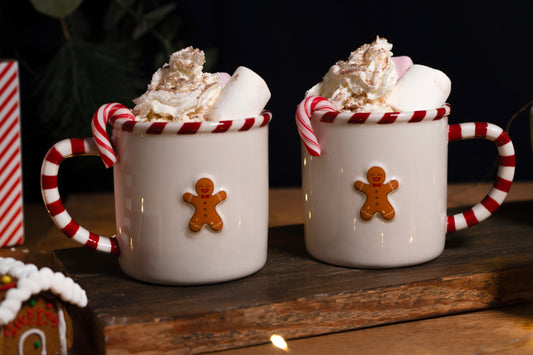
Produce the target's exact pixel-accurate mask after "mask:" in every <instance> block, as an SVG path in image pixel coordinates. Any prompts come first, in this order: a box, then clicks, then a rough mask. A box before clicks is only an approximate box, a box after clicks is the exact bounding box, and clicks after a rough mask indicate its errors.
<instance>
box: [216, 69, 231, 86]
mask: <svg viewBox="0 0 533 355" xmlns="http://www.w3.org/2000/svg"><path fill="white" fill-rule="evenodd" d="M217 74H218V77H219V78H220V80H222V87H224V86H226V83H227V82H228V81H229V79H231V75H229V74H228V73H224V72H221V73H217Z"/></svg>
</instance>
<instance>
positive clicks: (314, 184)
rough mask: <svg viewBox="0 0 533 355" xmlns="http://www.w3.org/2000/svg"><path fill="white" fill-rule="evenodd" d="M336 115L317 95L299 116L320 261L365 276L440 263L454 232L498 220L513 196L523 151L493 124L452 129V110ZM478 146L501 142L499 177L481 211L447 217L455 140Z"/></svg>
mask: <svg viewBox="0 0 533 355" xmlns="http://www.w3.org/2000/svg"><path fill="white" fill-rule="evenodd" d="M324 110H327V111H324ZM332 110H333V109H332V107H331V106H330V104H329V102H327V101H326V100H325V99H323V98H320V97H311V98H309V99H307V100H304V101H302V103H301V104H300V105H299V106H298V111H297V115H296V119H297V125H298V128H299V132H300V135H301V137H302V142H303V144H302V147H303V149H302V170H303V171H302V180H303V193H304V199H305V224H304V229H305V244H306V248H307V250H308V252H309V253H310V254H311V255H312V256H314V257H315V258H317V259H319V260H322V261H325V262H328V263H331V264H336V265H342V266H349V267H363V268H393V267H402V266H408V265H414V264H419V263H423V262H426V261H429V260H432V259H434V258H436V257H438V256H439V255H440V254H441V253H442V251H443V250H444V244H445V235H446V233H447V232H452V231H455V230H459V229H463V228H467V227H469V226H472V225H474V224H476V223H478V222H481V221H482V220H484V219H486V218H488V217H489V216H490V215H491V214H492V213H493V212H494V211H495V210H496V209H497V208H498V207H499V206H500V204H501V203H502V202H503V200H504V198H505V196H506V195H507V193H508V191H509V188H510V185H511V182H512V179H513V176H514V164H515V157H514V148H513V145H512V142H511V141H510V139H509V137H508V135H507V134H506V133H505V132H504V131H503V130H502V129H501V128H499V127H497V126H495V125H493V124H490V123H479V122H476V123H462V124H453V125H448V115H449V113H450V106H449V105H445V106H443V107H441V108H438V109H433V110H427V111H415V112H402V113H397V112H396V113H394V112H391V113H355V114H354V113H350V112H343V113H339V112H334V111H332ZM306 116H307V117H310V121H309V120H306V119H305V117H306ZM306 123H307V124H306ZM469 138H483V139H488V140H491V141H493V142H494V143H495V144H496V146H497V148H498V152H499V156H500V160H499V170H498V177H497V179H496V182H495V183H494V185H493V187H492V189H491V191H490V192H489V193H488V195H487V196H486V197H485V198H484V199H483V200H482V201H481V202H480V203H478V204H477V205H475V206H474V207H473V208H471V209H468V210H467V211H465V212H463V213H459V214H456V215H454V216H447V214H446V189H447V158H448V152H447V151H448V142H452V141H457V140H463V139H469Z"/></svg>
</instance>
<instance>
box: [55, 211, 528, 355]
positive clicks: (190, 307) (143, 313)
mask: <svg viewBox="0 0 533 355" xmlns="http://www.w3.org/2000/svg"><path fill="white" fill-rule="evenodd" d="M54 256H55V260H56V263H57V266H58V267H61V268H62V269H63V271H64V272H66V273H67V274H69V275H70V276H72V277H73V278H74V279H75V280H76V281H77V282H78V283H80V284H81V285H82V287H84V288H85V289H86V291H87V294H88V296H89V302H90V304H89V307H90V312H91V314H89V315H87V314H86V315H85V316H87V317H89V319H91V321H92V322H93V329H94V342H95V343H96V344H97V345H98V346H99V349H100V351H103V348H104V347H105V349H106V350H107V352H108V353H110V354H113V353H122V352H124V353H127V352H132V353H143V352H146V353H148V352H150V351H157V352H158V353H162V352H165V351H168V352H170V351H172V352H173V353H176V352H177V353H180V352H183V353H197V352H206V351H215V350H222V349H230V348H236V347H243V346H249V345H254V344H260V343H266V342H268V341H269V338H270V336H271V335H272V334H280V335H282V336H283V337H285V338H286V339H293V338H299V337H307V336H313V335H319V334H326V333H331V332H339V331H344V330H350V329H359V328H365V327H370V326H375V325H382V324H389V323H394V322H402V321H408V320H415V319H423V318H429V317H435V316H441V315H448V314H455V313H460V312H468V311H474V310H480V309H485V308H489V307H495V306H500V305H505V304H512V303H517V302H521V301H524V300H531V299H533V276H532V275H533V201H527V202H517V203H507V204H504V205H503V206H502V208H501V209H500V210H499V211H498V212H497V213H496V215H495V216H493V217H492V218H491V219H489V220H488V221H486V222H484V223H481V224H479V225H477V226H475V227H472V228H470V229H467V230H464V231H460V232H456V233H453V234H450V235H449V236H448V239H447V244H446V250H445V252H444V253H443V255H441V256H440V257H439V258H438V259H436V260H434V261H432V262H429V263H426V264H423V265H418V266H414V267H408V268H401V269H392V270H361V269H349V268H343V267H337V266H332V265H328V264H324V263H321V262H319V261H316V260H314V259H313V258H312V257H310V256H309V255H308V254H307V253H306V251H305V248H304V240H303V226H302V225H294V226H287V227H276V228H271V229H270V233H269V256H268V261H267V265H266V266H265V267H264V268H263V269H262V270H261V271H259V272H258V273H256V274H254V275H252V276H250V277H247V278H244V279H241V280H237V281H232V282H227V283H223V284H218V285H210V286H194V287H169V286H157V285H150V284H145V283H140V282H137V281H134V280H131V279H129V278H128V277H127V276H125V275H124V274H123V273H122V272H121V271H120V269H119V267H118V263H117V260H116V259H115V258H114V257H112V256H110V255H105V254H100V253H96V252H94V251H91V250H88V249H84V248H74V249H64V250H59V251H55V252H54Z"/></svg>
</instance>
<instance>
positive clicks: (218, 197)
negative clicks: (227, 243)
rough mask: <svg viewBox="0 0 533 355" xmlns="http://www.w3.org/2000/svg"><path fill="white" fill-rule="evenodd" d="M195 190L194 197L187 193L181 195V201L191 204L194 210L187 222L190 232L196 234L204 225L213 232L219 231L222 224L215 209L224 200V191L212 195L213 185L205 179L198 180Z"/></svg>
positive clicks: (209, 180)
mask: <svg viewBox="0 0 533 355" xmlns="http://www.w3.org/2000/svg"><path fill="white" fill-rule="evenodd" d="M195 188H196V193H197V194H198V195H196V196H195V195H193V194H191V193H189V192H187V193H185V194H183V200H185V202H188V203H190V204H192V205H193V206H194V208H195V211H194V214H193V216H192V217H191V220H190V221H189V228H190V230H191V231H193V232H198V231H199V230H200V229H201V228H202V226H203V225H204V224H207V225H208V226H209V227H211V229H213V230H214V231H217V232H218V231H220V230H221V229H222V227H223V225H224V223H223V222H222V218H220V216H219V214H218V212H217V211H216V208H215V207H216V205H217V204H219V203H220V202H222V201H224V200H225V199H226V197H227V194H226V191H223V190H222V191H219V192H217V193H216V194H213V191H214V190H215V184H214V183H213V181H211V179H209V178H206V177H204V178H201V179H199V180H198V181H197V182H196V187H195Z"/></svg>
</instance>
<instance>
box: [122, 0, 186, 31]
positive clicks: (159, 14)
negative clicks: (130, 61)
mask: <svg viewBox="0 0 533 355" xmlns="http://www.w3.org/2000/svg"><path fill="white" fill-rule="evenodd" d="M175 7H176V4H174V3H170V4H167V5H164V6H161V7H158V8H157V9H155V10H153V11H150V12H149V13H147V14H146V15H144V16H142V18H141V21H140V22H139V23H138V25H137V27H136V28H135V30H134V31H133V39H138V38H140V37H141V36H142V35H144V34H145V33H146V32H148V31H150V30H151V29H153V28H154V27H155V26H157V24H159V23H160V22H161V21H162V20H163V19H164V18H165V17H166V16H167V15H168V14H169V13H170V12H172V11H173V10H174V8H175Z"/></svg>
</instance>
